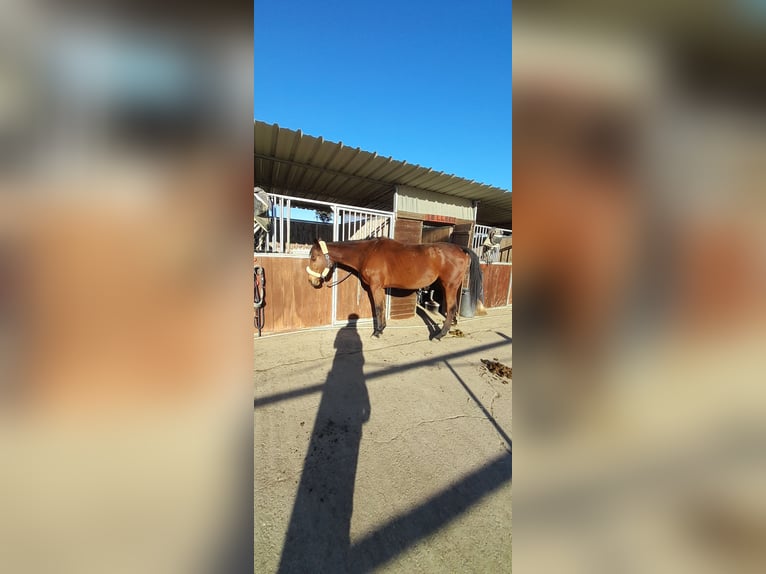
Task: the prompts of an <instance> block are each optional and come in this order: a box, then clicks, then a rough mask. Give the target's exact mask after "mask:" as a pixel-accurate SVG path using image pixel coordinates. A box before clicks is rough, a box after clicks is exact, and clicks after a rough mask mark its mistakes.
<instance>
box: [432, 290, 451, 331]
mask: <svg viewBox="0 0 766 574" xmlns="http://www.w3.org/2000/svg"><path fill="white" fill-rule="evenodd" d="M443 287H444V305H445V307H446V308H447V317H446V318H445V319H444V326H443V327H442V330H441V331H439V332H438V333H437V334H436V335H434V339H436V340H437V341H438V340H439V339H441V338H442V337H444V335H446V334H447V333H448V332H449V329H450V327H451V326H452V320H453V319H454V318H455V315H456V314H457V295H456V294H455V289H454V286H452V285H449V286H448V285H443Z"/></svg>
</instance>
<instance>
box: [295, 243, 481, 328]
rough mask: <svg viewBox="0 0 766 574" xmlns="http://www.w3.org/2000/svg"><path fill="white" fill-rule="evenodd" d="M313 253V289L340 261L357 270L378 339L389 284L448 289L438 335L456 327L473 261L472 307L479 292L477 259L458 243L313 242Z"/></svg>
mask: <svg viewBox="0 0 766 574" xmlns="http://www.w3.org/2000/svg"><path fill="white" fill-rule="evenodd" d="M309 257H310V261H309V265H308V267H306V272H307V273H308V274H309V282H310V283H311V284H312V285H313V286H314V287H320V286H321V285H322V282H323V281H325V280H326V279H327V278H328V277H329V276H330V275H331V274H332V269H333V267H334V266H335V265H336V264H340V265H342V266H344V267H349V268H351V269H353V270H354V271H356V272H357V273H358V274H359V278H360V279H361V280H362V281H363V282H364V283H366V284H367V285H368V287H369V289H370V293H371V295H372V299H373V306H374V312H375V319H376V327H375V330H374V331H373V336H374V337H379V336H380V334H381V333H382V332H383V329H385V328H386V314H385V295H386V291H385V290H386V289H387V288H389V287H392V288H395V289H412V290H414V289H423V288H425V287H428V286H429V285H432V284H433V283H434V282H437V281H438V283H439V284H440V285H441V287H442V289H443V291H444V298H445V308H446V309H447V318H446V320H445V321H444V326H443V327H442V329H441V331H440V332H439V333H437V334H436V335H434V338H435V339H441V338H442V337H443V336H444V335H446V334H447V331H449V328H450V325H452V321H453V319H454V318H455V315H456V313H457V295H458V291H459V290H460V287H461V285H462V283H463V277H464V276H465V272H466V269H468V266H469V264H470V266H471V270H470V278H469V290H470V295H471V302H472V304H473V305H476V302H477V300H478V299H479V293H480V291H481V284H482V273H481V267H480V265H479V258H478V257H477V256H476V254H475V253H474V252H473V251H471V250H470V249H465V248H464V247H461V246H459V245H455V244H454V243H427V244H414V245H412V244H405V243H400V242H399V241H395V240H393V239H384V238H379V239H367V240H364V241H346V242H340V243H325V242H324V241H314V245H313V246H312V247H311V252H310V253H309Z"/></svg>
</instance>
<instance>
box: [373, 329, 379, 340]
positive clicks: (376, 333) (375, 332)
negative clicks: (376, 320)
mask: <svg viewBox="0 0 766 574" xmlns="http://www.w3.org/2000/svg"><path fill="white" fill-rule="evenodd" d="M380 335H381V332H380V331H373V333H372V336H373V337H375V338H376V339H380Z"/></svg>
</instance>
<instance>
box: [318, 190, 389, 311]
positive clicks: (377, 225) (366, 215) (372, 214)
mask: <svg viewBox="0 0 766 574" xmlns="http://www.w3.org/2000/svg"><path fill="white" fill-rule="evenodd" d="M333 215H334V217H333V222H334V226H333V240H334V241H353V240H357V239H372V238H374V237H388V238H393V234H394V214H393V213H391V212H388V211H378V210H374V209H361V208H356V207H349V206H342V205H334V206H333ZM340 272H341V273H344V272H343V270H340ZM338 273H339V271H338V270H336V271H335V275H336V277H335V278H336V279H337V274H338ZM349 280H351V279H349ZM345 284H346V282H344V283H341V284H340V285H336V286H335V287H333V293H332V318H333V325H343V324H346V323H347V322H348V318H345V319H339V318H338V311H339V294H340V293H341V289H348V287H345V288H344V285H345ZM351 285H353V283H352V284H351ZM356 289H357V303H358V304H360V303H361V301H360V300H359V296H360V293H361V291H360V287H359V286H358V283H357V287H356ZM364 293H365V295H364V297H365V299H364V300H365V301H367V300H368V298H367V295H366V292H364ZM390 307H391V298H390V297H389V296H388V290H386V318H387V319H388V317H389V315H390ZM370 321H372V318H362V319H360V322H370Z"/></svg>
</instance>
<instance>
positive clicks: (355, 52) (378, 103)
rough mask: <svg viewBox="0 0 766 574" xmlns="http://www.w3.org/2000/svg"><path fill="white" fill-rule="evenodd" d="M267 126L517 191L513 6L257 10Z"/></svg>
mask: <svg viewBox="0 0 766 574" xmlns="http://www.w3.org/2000/svg"><path fill="white" fill-rule="evenodd" d="M254 11H255V54H254V55H255V70H254V71H255V76H254V77H255V86H254V88H255V95H254V116H255V119H258V120H262V121H266V122H269V123H278V124H279V125H281V126H284V127H287V128H291V129H296V130H297V129H300V130H303V132H304V133H306V134H308V135H313V136H322V137H324V138H325V139H326V140H331V141H342V142H343V143H344V144H346V145H349V146H352V147H357V146H358V147H361V148H362V149H364V150H367V151H375V152H378V154H380V155H384V156H389V155H390V156H393V157H394V158H395V159H400V160H405V161H407V162H410V163H418V164H420V165H424V166H426V167H430V168H433V169H435V170H438V171H446V172H448V173H454V174H456V175H459V176H461V177H465V178H468V179H475V180H477V181H480V182H483V183H488V184H491V185H496V186H498V187H502V188H504V189H508V190H510V189H511V1H510V0H478V1H476V2H467V1H463V2H456V1H453V0H442V1H433V0H409V1H403V0H389V1H385V2H383V1H379V2H371V1H367V0H356V1H351V0H330V1H319V0H315V1H306V0H304V1H296V0H256V1H255V3H254Z"/></svg>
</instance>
